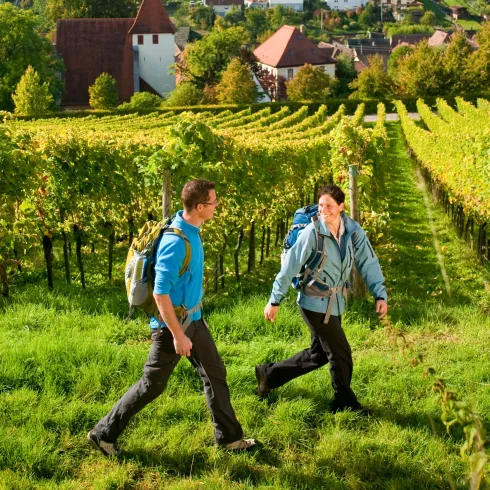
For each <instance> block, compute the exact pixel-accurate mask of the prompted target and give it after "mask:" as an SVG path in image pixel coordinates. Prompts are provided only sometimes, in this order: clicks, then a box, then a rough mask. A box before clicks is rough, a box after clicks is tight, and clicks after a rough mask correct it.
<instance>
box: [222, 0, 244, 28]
mask: <svg viewBox="0 0 490 490" xmlns="http://www.w3.org/2000/svg"><path fill="white" fill-rule="evenodd" d="M243 17H244V16H243V10H242V9H241V8H237V6H236V5H233V7H232V9H231V10H228V12H226V14H225V24H226V25H227V26H237V25H238V24H239V23H240V22H241V21H243Z"/></svg>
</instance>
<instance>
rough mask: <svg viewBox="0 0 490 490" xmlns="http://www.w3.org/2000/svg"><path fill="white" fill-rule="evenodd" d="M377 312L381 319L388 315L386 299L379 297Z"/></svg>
mask: <svg viewBox="0 0 490 490" xmlns="http://www.w3.org/2000/svg"><path fill="white" fill-rule="evenodd" d="M376 313H378V315H379V319H380V320H381V318H383V317H385V316H386V313H388V303H387V302H386V301H385V300H383V299H378V301H376Z"/></svg>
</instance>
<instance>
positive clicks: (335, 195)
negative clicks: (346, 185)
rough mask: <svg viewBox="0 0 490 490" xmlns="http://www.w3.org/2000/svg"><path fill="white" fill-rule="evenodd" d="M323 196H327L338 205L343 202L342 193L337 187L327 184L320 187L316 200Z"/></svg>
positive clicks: (343, 196) (343, 195)
mask: <svg viewBox="0 0 490 490" xmlns="http://www.w3.org/2000/svg"><path fill="white" fill-rule="evenodd" d="M325 194H328V195H329V196H330V197H331V198H332V199H333V200H334V201H335V202H336V203H337V204H339V205H340V204H342V203H343V202H344V201H345V194H344V191H343V190H342V189H341V188H340V187H339V186H337V185H334V184H329V185H326V186H325V187H322V188H321V189H320V193H319V194H318V199H320V197H322V196H324V195H325Z"/></svg>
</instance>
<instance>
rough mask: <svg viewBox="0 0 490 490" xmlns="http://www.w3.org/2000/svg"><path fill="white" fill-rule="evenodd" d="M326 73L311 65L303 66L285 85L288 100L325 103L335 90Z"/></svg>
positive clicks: (333, 82)
mask: <svg viewBox="0 0 490 490" xmlns="http://www.w3.org/2000/svg"><path fill="white" fill-rule="evenodd" d="M335 85H336V84H335V81H334V79H333V78H331V77H330V76H329V75H328V74H327V73H325V72H324V71H323V70H320V69H319V68H315V67H314V66H312V65H308V64H306V65H303V66H302V67H301V68H300V69H299V70H298V73H296V76H295V77H294V78H293V79H292V80H290V81H289V82H287V83H286V91H287V94H288V98H289V99H290V100H294V101H303V100H313V101H319V102H322V101H325V99H327V98H328V97H329V95H330V94H331V93H332V91H333V90H334V88H335Z"/></svg>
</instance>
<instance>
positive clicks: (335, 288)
mask: <svg viewBox="0 0 490 490" xmlns="http://www.w3.org/2000/svg"><path fill="white" fill-rule="evenodd" d="M344 201H345V194H344V193H343V192H342V190H341V189H340V188H339V187H337V186H336V185H328V186H326V187H324V188H323V189H322V190H321V191H320V199H319V202H318V216H315V217H314V218H313V219H312V223H310V224H309V225H308V226H307V227H306V228H305V229H304V230H303V231H302V233H301V234H300V235H299V236H298V239H297V241H296V243H295V244H294V245H293V247H292V248H291V249H290V250H289V251H288V252H287V254H286V256H285V258H284V262H283V264H282V267H281V270H280V272H279V274H277V276H276V279H275V281H274V284H273V287H272V294H271V297H270V300H269V303H268V304H267V306H266V307H265V309H264V316H265V318H266V320H268V321H271V322H273V321H274V320H275V319H276V316H277V312H278V309H279V305H280V304H281V302H282V301H283V300H284V298H285V296H286V293H287V291H288V289H289V286H290V284H291V281H292V280H293V279H294V278H295V277H296V276H297V275H298V274H300V272H302V280H301V286H300V292H299V294H298V305H299V309H300V313H301V317H302V318H303V320H304V321H305V323H306V324H307V325H308V327H309V328H310V331H311V340H312V341H311V347H310V348H309V349H305V350H303V351H302V352H299V353H297V354H296V355H294V356H293V357H291V358H289V359H286V360H285V361H282V362H278V363H271V364H259V365H257V366H256V367H255V374H256V376H257V381H258V394H259V397H261V398H264V397H266V396H267V395H268V394H269V391H270V390H271V389H274V388H277V387H279V386H282V385H283V384H285V383H287V382H288V381H290V380H291V379H294V378H297V377H298V376H301V375H303V374H306V373H309V372H310V371H313V370H314V369H317V368H319V367H321V366H324V365H325V364H327V363H330V375H331V378H332V386H333V389H334V392H335V397H334V400H333V403H332V411H333V412H338V411H341V410H346V409H351V410H355V411H359V412H361V413H365V414H367V413H368V412H369V411H368V410H366V409H364V408H363V407H362V406H361V404H360V403H359V401H358V400H357V397H356V395H355V393H354V392H353V391H352V389H351V387H350V384H351V379H352V368H353V364H352V354H351V348H350V346H349V342H348V341H347V338H346V336H345V333H344V331H343V329H342V325H341V315H342V313H343V312H344V310H345V308H346V293H347V287H348V278H349V275H350V272H351V269H352V267H353V264H354V262H355V264H356V267H357V269H358V270H359V272H360V274H361V276H362V278H363V279H364V281H365V283H366V284H367V286H368V287H369V289H370V291H371V293H372V294H373V296H374V298H375V300H376V312H377V313H378V314H379V317H380V318H383V317H384V316H385V315H386V313H387V311H388V304H387V295H386V289H385V287H384V285H383V282H384V277H383V273H382V272H381V267H380V265H379V261H378V258H377V257H376V254H375V253H374V250H373V248H372V246H371V244H370V243H369V240H368V238H367V236H366V233H365V232H364V230H363V229H362V228H361V226H360V225H359V223H357V222H355V221H353V220H352V219H351V218H349V216H347V215H346V214H345V213H344ZM322 242H323V243H322ZM319 243H322V245H323V260H321V261H320V265H315V267H316V269H315V267H310V266H311V263H312V261H313V258H314V257H315V256H318V251H317V246H318V244H319ZM318 248H319V246H318ZM320 251H321V249H320ZM305 269H306V274H305V273H304V272H303V271H304V270H305Z"/></svg>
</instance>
